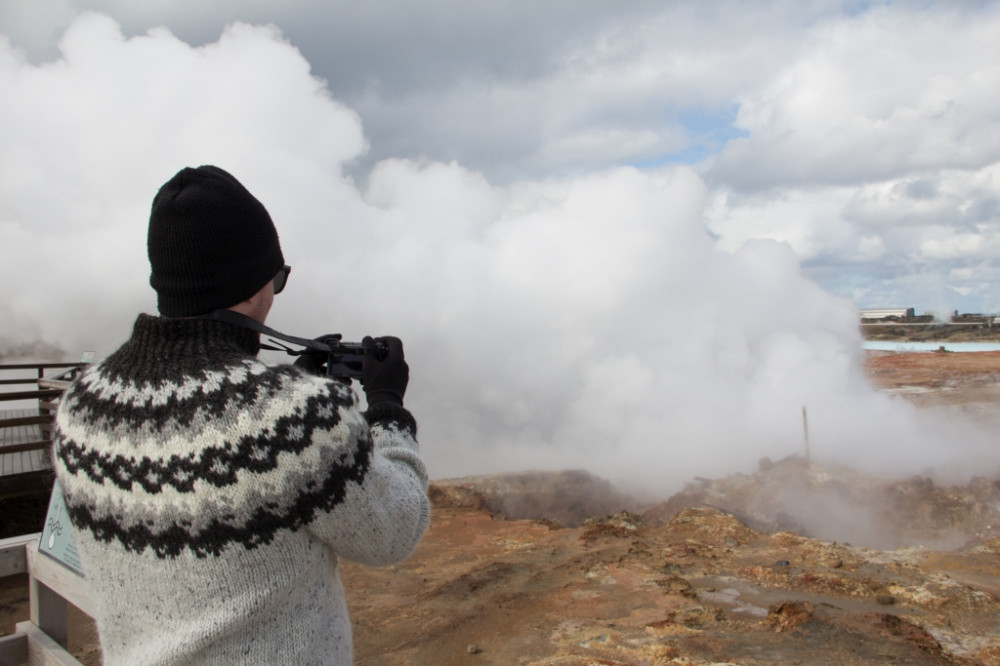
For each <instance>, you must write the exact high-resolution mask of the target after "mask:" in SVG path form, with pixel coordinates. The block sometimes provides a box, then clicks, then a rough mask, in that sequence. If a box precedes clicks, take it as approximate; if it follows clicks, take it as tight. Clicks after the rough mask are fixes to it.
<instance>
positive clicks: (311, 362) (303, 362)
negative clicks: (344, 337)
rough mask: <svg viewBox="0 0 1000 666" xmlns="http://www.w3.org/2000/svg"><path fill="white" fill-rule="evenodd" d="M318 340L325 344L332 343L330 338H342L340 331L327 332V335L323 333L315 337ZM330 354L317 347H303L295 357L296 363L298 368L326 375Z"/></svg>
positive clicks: (321, 375) (314, 373)
mask: <svg viewBox="0 0 1000 666" xmlns="http://www.w3.org/2000/svg"><path fill="white" fill-rule="evenodd" d="M313 340H315V341H316V342H322V343H323V344H327V345H328V344H330V340H334V341H337V340H340V334H339V333H327V334H326V335H321V336H319V337H318V338H313ZM328 356H329V354H328V353H327V352H325V351H319V350H317V349H303V350H302V353H301V354H300V355H299V357H298V358H297V359H295V363H293V364H292V365H294V366H295V367H297V368H302V369H303V370H305V371H306V372H308V373H309V374H311V375H319V376H320V377H325V376H326V361H327V358H328Z"/></svg>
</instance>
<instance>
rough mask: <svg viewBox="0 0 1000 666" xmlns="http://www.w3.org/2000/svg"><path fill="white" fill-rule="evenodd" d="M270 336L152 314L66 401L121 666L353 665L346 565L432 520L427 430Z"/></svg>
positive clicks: (79, 518) (81, 502)
mask: <svg viewBox="0 0 1000 666" xmlns="http://www.w3.org/2000/svg"><path fill="white" fill-rule="evenodd" d="M258 350H259V338H258V334H257V333H254V332H251V331H247V330H244V329H241V328H238V327H235V326H232V325H230V324H227V323H223V322H217V321H206V320H199V319H165V318H158V317H151V316H148V315H140V316H139V318H138V320H137V321H136V324H135V328H134V331H133V335H132V337H131V339H130V340H129V341H128V342H126V343H125V344H124V345H123V346H122V347H121V348H119V349H118V350H117V351H116V352H115V353H114V354H112V355H111V356H109V357H108V358H107V359H106V360H104V361H103V362H101V363H99V364H97V365H95V366H93V367H91V368H89V369H88V370H87V371H86V372H85V373H84V374H83V375H82V376H81V377H80V378H79V379H78V380H77V381H76V382H75V383H74V384H73V385H72V386H71V388H70V389H69V390H68V391H67V392H66V394H65V395H64V396H63V398H62V401H61V405H60V408H59V412H58V414H57V416H56V432H55V438H54V440H55V445H54V449H53V451H54V460H55V467H56V472H57V475H58V478H59V480H60V482H61V484H62V486H63V491H64V493H65V496H66V504H67V509H68V511H69V514H70V518H71V521H72V523H73V526H74V531H75V535H76V539H77V547H78V550H79V551H80V559H81V562H82V564H83V567H84V572H85V574H86V576H87V580H88V583H89V584H90V586H91V588H92V590H93V591H94V593H95V594H96V597H97V599H98V617H97V624H98V631H99V634H100V637H101V646H102V649H103V651H104V663H105V664H108V665H112V664H130V665H132V664H195V663H211V664H278V663H296V664H349V663H351V658H352V649H351V628H350V621H349V619H348V616H347V608H346V604H345V602H344V595H343V589H342V587H341V584H340V579H339V573H338V566H337V563H338V558H339V557H346V558H348V559H351V560H355V561H358V562H362V563H366V564H372V565H384V564H391V563H393V562H397V561H400V560H402V559H404V558H405V557H407V556H408V555H409V554H410V553H411V552H412V551H413V549H414V548H415V547H416V545H417V543H418V542H419V540H420V538H421V536H422V535H423V533H424V531H425V530H426V528H427V525H428V522H429V518H430V508H429V502H428V500H427V472H426V469H425V467H424V464H423V462H422V460H421V458H420V455H419V450H418V445H417V442H416V423H415V421H414V420H413V417H412V416H410V414H409V412H408V411H406V410H405V409H403V408H401V407H396V406H393V405H380V406H379V407H377V408H375V409H372V410H369V411H368V412H367V413H363V412H361V411H360V409H359V406H358V402H357V396H356V394H355V393H354V391H353V390H352V389H351V387H350V386H349V385H347V384H343V383H340V382H337V381H332V380H328V379H325V378H321V377H314V376H312V375H307V374H304V373H303V372H302V371H300V370H299V369H298V368H295V367H293V366H290V365H283V366H268V365H266V364H264V363H262V362H260V361H258V360H257V358H256V355H257V352H258Z"/></svg>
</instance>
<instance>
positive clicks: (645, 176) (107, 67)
mask: <svg viewBox="0 0 1000 666" xmlns="http://www.w3.org/2000/svg"><path fill="white" fill-rule="evenodd" d="M60 49H61V50H60V55H59V56H58V57H57V58H54V59H51V60H49V61H47V62H44V63H34V62H31V61H30V60H28V59H27V58H25V57H24V55H23V53H21V52H20V51H18V50H17V49H16V48H14V47H12V46H11V45H10V44H3V45H0V88H2V90H3V93H4V99H5V100H7V101H6V102H5V104H4V105H3V106H2V107H0V146H2V148H3V150H0V188H2V189H0V201H2V203H3V210H4V218H3V220H2V221H0V225H2V227H0V233H2V237H3V246H2V250H0V251H2V261H0V281H2V282H3V283H4V284H17V285H18V289H16V290H13V289H11V290H7V291H6V292H4V293H3V294H2V295H0V318H2V319H3V321H4V328H3V337H2V339H0V343H2V345H3V347H4V348H5V349H9V348H10V347H12V346H16V345H17V344H18V343H20V341H22V340H24V339H32V340H37V341H38V342H40V343H45V344H48V345H53V346H57V347H59V348H61V349H63V350H65V352H66V354H67V355H68V356H70V357H75V356H76V355H77V354H78V353H79V352H80V351H82V350H84V349H96V350H97V351H98V352H99V354H101V355H103V354H106V353H108V352H109V351H111V350H112V349H113V348H114V346H116V345H117V344H118V343H119V342H120V341H121V340H123V339H124V338H125V337H126V336H127V335H128V332H129V326H130V323H131V320H132V319H133V317H134V316H135V314H136V312H137V311H147V312H151V311H153V309H154V302H155V301H154V298H153V292H152V290H151V289H150V287H149V286H148V266H147V264H146V257H145V228H146V221H147V216H148V209H149V202H150V201H151V199H152V196H153V194H154V193H155V191H156V189H157V188H158V187H159V185H160V184H161V183H162V182H163V181H165V180H166V179H167V178H169V177H170V176H171V175H172V174H173V173H174V172H175V171H176V170H177V169H179V168H181V167H182V166H185V165H196V164H202V163H215V164H218V165H220V166H222V167H224V168H226V169H228V170H230V171H232V172H233V173H234V174H235V175H236V176H237V177H238V178H240V179H241V180H242V181H243V182H244V183H245V184H246V185H247V186H248V187H249V189H250V190H251V191H252V192H254V193H255V194H256V195H257V196H258V198H260V199H261V201H263V202H264V203H265V205H266V206H267V207H268V209H269V210H270V212H271V214H272V216H273V217H274V219H275V220H276V222H277V225H278V227H279V233H280V234H281V240H282V246H283V248H284V251H285V255H286V257H287V258H288V260H289V261H290V263H292V264H293V265H294V271H293V273H292V278H291V280H292V281H291V283H290V284H289V287H288V289H287V290H286V291H285V292H284V293H283V294H282V295H281V296H280V297H279V298H278V299H277V300H276V303H275V307H274V309H273V310H272V315H271V318H270V319H269V322H268V323H269V324H271V325H272V326H274V327H276V328H278V329H280V330H284V331H285V332H288V333H292V334H296V335H302V336H315V335H320V334H322V333H328V332H341V333H343V334H344V335H345V336H346V337H347V338H348V339H357V338H360V337H361V336H362V335H365V334H374V335H380V334H395V335H399V336H400V337H402V338H403V339H404V341H405V343H406V348H407V353H408V358H409V359H410V365H411V369H412V377H413V379H412V382H411V385H410V391H409V393H408V397H407V402H408V405H410V406H411V407H412V409H413V411H414V412H415V413H416V414H417V416H418V418H419V420H420V425H421V439H422V442H423V447H424V451H425V453H426V455H427V458H428V461H429V463H430V465H431V468H432V470H433V471H434V474H435V475H436V476H448V475H454V474H460V473H470V472H488V471H495V470H498V469H525V468H567V467H583V468H587V469H591V470H593V471H595V472H598V473H601V474H604V475H606V476H609V477H611V478H614V479H616V480H623V479H629V480H632V481H634V482H635V486H634V487H636V488H641V487H646V488H656V489H657V490H659V491H662V492H667V491H670V490H675V489H676V487H677V485H678V484H679V483H681V482H682V481H684V480H686V479H688V478H690V477H691V476H693V475H698V474H701V475H711V474H717V473H725V472H729V471H734V470H745V469H747V468H748V467H751V468H752V466H753V465H755V464H756V461H757V459H759V458H761V457H763V456H771V457H780V456H783V455H786V454H788V453H793V452H800V451H801V450H802V425H801V410H802V407H803V406H806V407H807V408H808V410H809V414H810V429H811V438H812V446H813V453H814V455H816V456H818V457H826V458H839V459H846V460H848V461H851V462H855V463H859V464H862V466H865V465H867V466H870V467H871V466H881V465H888V464H891V465H892V466H893V467H894V468H895V470H896V471H897V472H902V473H907V472H912V471H917V470H922V469H923V468H924V467H925V466H928V465H936V466H938V467H939V468H941V469H943V468H945V467H947V466H948V465H950V464H951V463H952V462H953V461H954V460H955V459H956V458H957V459H958V460H959V461H960V463H961V464H962V465H965V467H964V468H958V469H956V470H955V471H957V472H968V471H970V470H977V471H981V470H982V468H983V466H984V465H994V464H996V460H995V456H994V455H993V454H991V453H989V451H988V450H987V449H985V448H983V441H984V440H983V439H981V438H980V437H979V436H978V435H977V434H976V433H969V434H968V436H967V437H964V438H963V439H962V441H963V444H962V445H961V448H962V451H961V455H958V452H957V451H956V447H958V446H959V445H957V444H955V441H957V440H956V438H955V436H954V430H946V429H945V428H946V426H945V425H943V424H933V423H925V422H923V421H922V417H921V416H920V415H919V414H917V413H916V412H915V411H914V410H912V409H911V408H909V407H907V406H906V405H905V404H902V403H899V402H896V401H892V400H890V399H889V398H887V397H885V396H882V395H879V394H876V393H875V392H873V391H872V389H871V388H870V387H869V386H868V385H867V383H866V382H865V380H864V377H863V373H862V371H861V368H860V353H861V352H860V340H859V337H858V332H857V327H856V323H857V319H856V310H855V308H854V306H853V304H852V303H850V302H849V301H847V300H845V299H842V298H839V297H836V296H833V295H831V294H830V293H828V292H826V291H824V290H823V289H821V288H820V287H818V286H817V285H816V284H815V283H813V282H812V281H810V280H808V279H805V278H804V277H803V274H802V270H801V268H800V257H799V255H797V254H796V250H798V251H801V252H806V253H808V251H809V249H808V248H809V247H810V245H809V244H810V243H812V244H813V245H814V246H815V247H816V248H819V249H817V250H815V251H816V252H817V256H821V255H822V252H823V250H822V248H825V247H828V246H830V245H831V244H835V243H840V244H841V245H842V246H844V247H851V246H852V240H851V234H852V231H851V229H850V225H851V224H856V225H860V226H864V225H862V223H861V222H860V221H859V220H860V218H861V217H863V216H860V215H859V220H853V221H852V220H847V221H844V220H842V219H841V220H840V222H839V223H840V225H841V226H842V229H840V230H837V229H836V228H835V229H834V231H833V232H830V231H823V232H817V233H815V234H813V235H811V236H810V235H808V234H806V235H804V236H803V240H802V241H801V244H800V246H799V247H796V246H795V244H790V243H789V242H786V240H785V239H784V238H783V235H786V234H787V233H791V232H790V231H782V230H781V228H780V227H776V229H777V231H776V232H775V233H774V234H773V236H774V237H773V238H766V237H762V236H764V235H763V234H757V235H756V236H755V235H753V234H747V235H746V236H745V237H743V238H741V242H739V243H733V244H732V245H731V246H727V244H726V241H725V237H724V238H723V239H722V242H721V243H720V242H719V241H718V240H717V238H716V237H715V236H713V235H712V234H710V233H709V229H708V228H706V224H705V222H706V219H709V220H710V221H713V227H716V228H717V229H720V230H721V231H722V232H723V233H724V234H725V235H728V236H735V235H738V233H739V232H738V230H737V229H735V227H734V228H732V229H727V228H726V225H727V224H731V223H732V219H733V216H732V215H730V214H729V213H726V211H727V210H728V209H727V208H726V206H727V205H729V204H728V203H727V202H729V200H728V199H727V200H726V201H722V200H721V199H720V198H719V195H718V193H717V192H715V191H713V190H711V189H710V188H709V186H708V185H706V182H705V180H704V179H703V177H702V176H701V175H699V173H698V172H697V171H696V170H694V169H692V168H690V167H686V166H670V167H661V168H647V169H637V168H635V167H630V166H609V167H606V168H602V169H592V170H590V171H589V172H588V173H580V174H576V173H574V174H568V175H562V176H552V177H549V178H537V179H531V178H523V179H519V180H518V181H517V182H512V183H510V182H499V183H498V182H495V181H493V180H491V179H490V178H489V176H488V175H487V174H485V173H483V172H482V171H479V170H476V169H472V168H469V167H468V166H467V165H464V164H462V163H461V162H460V161H448V160H444V161H442V160H434V159H429V158H425V159H419V158H415V157H413V156H409V155H400V156H397V157H392V158H385V159H381V160H379V161H378V162H376V163H375V164H374V165H373V167H372V169H371V170H370V172H368V173H366V174H365V178H364V179H363V182H362V181H358V180H355V179H354V178H352V177H351V175H350V166H351V165H352V164H356V163H357V160H358V159H359V158H361V157H362V156H364V155H365V154H366V151H367V150H369V145H370V138H369V137H368V136H367V135H366V133H365V131H364V128H363V118H364V116H363V115H360V114H359V113H358V112H357V111H356V110H355V109H353V108H352V107H351V106H350V105H348V104H345V103H343V102H341V101H340V100H338V98H337V97H336V96H335V95H334V94H333V92H332V90H331V88H330V87H328V86H327V85H326V84H325V83H324V81H323V80H321V79H319V78H317V77H316V76H315V75H314V74H313V73H312V71H311V69H310V66H309V63H308V62H307V61H306V59H305V58H304V57H303V56H302V54H301V52H300V51H299V50H298V49H297V48H296V47H295V46H294V45H293V44H291V43H289V42H288V41H286V38H285V37H284V36H283V33H281V32H280V31H279V30H278V29H277V28H275V27H267V26H256V27H254V26H250V25H247V24H244V23H235V24H233V25H231V26H229V27H228V28H226V29H225V31H224V32H223V33H222V34H221V36H219V37H218V39H216V40H215V41H211V42H209V43H206V44H204V45H201V46H192V45H190V44H188V43H186V42H184V41H183V40H181V39H179V38H178V37H176V36H174V35H173V34H172V33H171V32H170V31H168V30H166V29H162V28H160V29H155V30H152V31H150V32H149V33H147V34H142V35H137V36H134V37H125V36H124V35H123V34H122V32H121V30H120V27H119V25H118V24H117V23H116V22H115V21H113V20H111V19H110V18H108V17H106V16H102V15H97V14H86V15H83V16H81V17H79V18H77V19H76V20H75V21H74V22H73V24H72V26H71V27H70V29H69V30H68V31H67V33H66V34H65V36H64V37H63V39H62V42H61V46H60ZM890 190H891V188H890ZM904 190H906V195H907V196H910V197H911V198H914V197H915V198H916V199H917V200H920V201H926V200H928V198H930V199H933V198H934V197H940V196H942V193H946V192H949V191H951V190H950V189H949V188H948V187H943V186H941V184H940V183H939V184H938V185H937V186H933V187H932V186H924V185H919V184H918V185H914V186H913V187H911V188H909V189H906V188H904ZM962 191H964V190H962ZM795 194H796V196H798V197H801V198H802V199H803V200H804V199H805V197H804V195H803V194H801V193H795ZM733 196H734V197H735V196H737V195H733ZM739 196H744V195H739ZM851 196H852V195H851V193H850V192H849V191H847V190H845V191H835V192H834V193H833V195H831V196H830V203H829V205H828V208H829V210H830V213H829V216H830V217H831V218H836V210H837V209H838V207H840V208H843V207H846V206H848V205H849V203H850V202H851V200H852V199H851ZM734 200H735V199H734ZM789 200H790V201H792V202H793V203H794V201H795V200H796V197H795V196H792V197H790V199H789ZM747 201H751V203H752V204H753V205H755V206H762V207H764V208H767V207H768V206H770V208H768V210H770V211H772V212H773V215H768V216H765V217H768V218H769V219H770V218H773V219H778V218H780V217H782V215H785V212H783V211H782V209H781V207H780V206H774V205H773V204H770V203H768V202H767V201H765V200H761V202H760V203H753V201H752V200H751V199H747ZM801 206H802V210H803V211H807V210H809V207H808V206H806V205H805V203H802V204H801ZM720 210H721V211H722V213H719V211H720ZM740 210H745V209H743V208H741V209H740ZM803 214H805V213H803ZM727 215H729V217H728V218H727V217H726V216H727ZM874 217H876V218H877V217H878V215H874ZM986 217H987V218H989V215H988V214H987V216H986ZM756 218H757V216H754V215H751V216H747V218H746V220H747V224H748V225H751V224H756V222H755V221H754V220H755V219H756ZM819 222H822V220H820V221H819ZM716 225H717V226H716ZM819 226H821V225H819V223H818V227H817V228H819ZM789 229H791V227H789ZM717 233H718V231H716V234H717ZM864 238H865V239H866V240H865V244H864V247H865V248H866V251H868V252H869V253H873V254H877V253H878V252H885V251H886V249H885V245H886V241H883V240H882V239H883V238H884V236H883V235H881V234H878V233H877V230H875V229H873V228H871V225H869V226H866V227H865V236H864ZM939 240H941V239H939ZM797 242H798V241H797ZM942 242H943V241H942ZM880 243H881V245H880ZM854 245H855V246H857V247H860V246H861V245H860V244H858V243H854ZM935 251H937V252H939V253H940V252H942V251H943V250H942V249H940V248H939V249H938V250H935ZM42 254H44V256H45V257H46V258H47V259H48V260H47V261H46V262H45V265H46V270H45V271H42V272H40V271H39V270H38V266H39V261H38V259H39V255H42ZM970 270H972V267H970ZM973 273H975V271H974V270H972V272H971V273H970V279H982V274H981V273H980V274H977V275H974V274H973ZM26 276H30V279H27V278H26ZM274 360H280V359H274ZM845 414H850V415H851V418H844V415H845ZM948 427H949V428H950V427H951V426H948ZM876 444H877V446H876Z"/></svg>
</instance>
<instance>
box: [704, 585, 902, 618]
mask: <svg viewBox="0 0 1000 666" xmlns="http://www.w3.org/2000/svg"><path fill="white" fill-rule="evenodd" d="M688 583H690V584H691V587H693V588H694V589H695V591H696V592H697V593H698V598H699V599H701V600H703V601H707V602H709V603H713V604H717V605H720V606H726V607H728V610H729V611H730V612H733V613H746V614H749V615H753V616H756V617H766V616H767V614H768V609H769V608H770V607H771V606H772V605H773V604H776V603H781V602H784V601H806V602H809V603H811V604H817V605H818V604H826V605H828V606H835V607H837V608H840V609H841V610H845V611H850V612H855V613H888V614H890V615H900V614H902V613H906V614H907V615H919V614H920V611H919V610H915V609H913V608H909V607H908V608H905V609H904V608H899V607H896V606H893V605H885V604H880V603H878V602H877V601H875V600H874V599H873V600H871V601H867V600H863V599H848V598H845V597H835V596H831V595H825V594H815V593H812V592H802V591H799V590H779V589H771V588H766V587H758V586H756V585H751V584H750V583H747V582H746V581H745V580H742V579H740V578H733V577H730V576H708V577H705V578H692V579H690V580H688Z"/></svg>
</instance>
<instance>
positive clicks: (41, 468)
mask: <svg viewBox="0 0 1000 666" xmlns="http://www.w3.org/2000/svg"><path fill="white" fill-rule="evenodd" d="M85 366H86V364H85V363H8V364H0V462H2V463H3V464H2V465H0V498H3V497H12V496H16V495H20V494H25V493H32V492H38V491H42V490H45V488H46V486H47V485H50V482H51V474H50V472H49V463H48V455H47V451H48V450H49V448H50V447H51V445H52V421H53V419H54V416H55V410H56V406H57V404H58V398H59V396H60V395H61V394H62V392H63V391H64V390H65V389H66V387H68V386H69V384H70V382H71V381H72V380H73V379H75V378H76V376H77V375H78V374H79V373H80V371H81V370H82V369H83V368H84V367H85ZM54 371H55V372H54ZM11 374H13V375H14V376H13V377H11ZM18 375H20V376H18ZM26 385H33V386H32V387H31V388H20V387H24V386H26ZM8 387H14V390H10V389H8ZM25 401H30V402H33V403H35V405H36V406H33V407H32V408H31V409H22V410H16V411H15V410H11V409H5V406H6V405H10V404H11V403H15V402H21V403H23V402H25Z"/></svg>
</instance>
